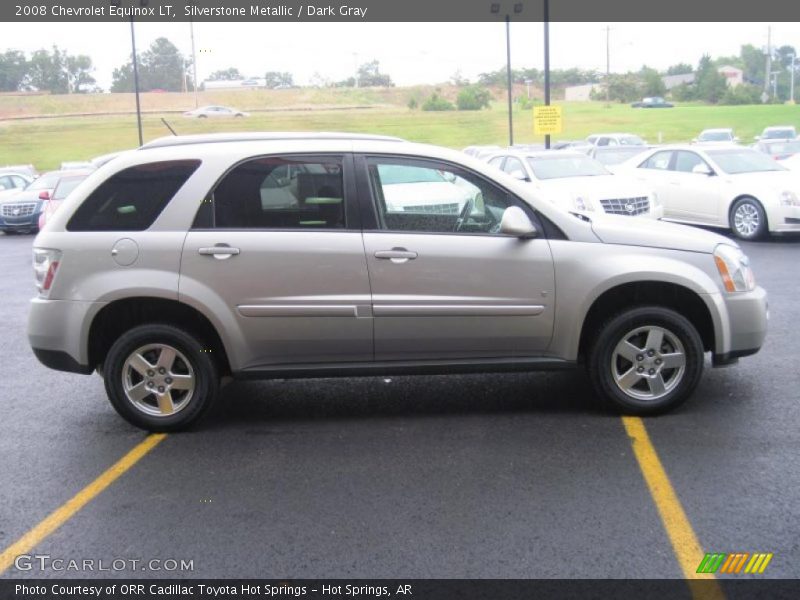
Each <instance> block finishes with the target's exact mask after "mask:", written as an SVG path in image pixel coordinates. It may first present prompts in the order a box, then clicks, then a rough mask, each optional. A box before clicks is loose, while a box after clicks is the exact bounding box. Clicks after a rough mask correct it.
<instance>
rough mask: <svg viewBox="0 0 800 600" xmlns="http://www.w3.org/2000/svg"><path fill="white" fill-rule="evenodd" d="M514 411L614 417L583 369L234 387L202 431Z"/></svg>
mask: <svg viewBox="0 0 800 600" xmlns="http://www.w3.org/2000/svg"><path fill="white" fill-rule="evenodd" d="M513 412H520V413H524V412H530V413H548V414H559V413H561V414H587V415H604V416H613V414H612V413H610V412H608V411H606V410H605V409H604V408H603V407H602V405H601V404H600V401H599V399H597V397H596V396H595V395H594V392H593V391H592V388H591V384H590V382H589V380H588V377H587V376H586V375H585V374H584V372H583V371H567V372H539V373H512V374H480V375H442V376H400V377H364V378H347V379H306V380H275V381H266V382H265V381H261V382H250V381H233V382H231V383H230V384H228V385H226V386H225V387H223V388H222V390H221V392H220V397H219V399H218V401H217V404H216V406H215V407H214V409H213V410H212V414H210V415H209V416H208V418H207V419H205V420H204V421H203V425H202V426H201V429H206V430H207V429H216V428H225V427H227V426H231V425H238V424H241V423H254V422H261V421H280V420H298V419H299V420H317V419H331V418H348V419H352V418H373V417H385V416H396V415H405V416H409V415H420V416H423V415H443V414H485V413H513Z"/></svg>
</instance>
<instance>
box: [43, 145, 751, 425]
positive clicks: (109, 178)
mask: <svg viewBox="0 0 800 600" xmlns="http://www.w3.org/2000/svg"><path fill="white" fill-rule="evenodd" d="M33 266H34V271H35V275H36V282H37V287H38V291H39V293H38V296H37V297H36V298H34V299H33V300H32V303H31V312H30V317H29V324H28V334H29V339H30V343H31V346H32V347H33V351H34V353H35V354H36V356H37V357H38V358H39V360H40V361H41V362H42V363H44V364H45V365H46V366H48V367H51V368H54V369H60V370H64V371H72V372H77V373H84V374H89V373H91V372H92V371H94V370H97V371H98V373H100V374H101V375H102V377H103V379H104V381H105V387H106V391H107V393H108V397H109V399H110V401H111V403H112V405H113V406H114V408H115V409H116V410H117V411H118V412H119V414H120V415H121V416H122V417H124V418H125V419H127V420H128V421H130V422H131V423H133V424H135V425H137V426H139V427H142V428H144V429H148V430H153V431H171V430H177V429H181V428H185V427H186V426H188V425H190V424H192V423H194V422H196V421H197V420H198V419H199V418H200V417H201V416H202V415H203V414H204V413H206V411H207V410H208V408H209V407H210V406H211V404H212V403H213V402H214V400H215V398H216V396H217V394H218V388H219V382H220V378H221V377H224V376H232V377H241V378H288V377H330V376H343V375H347V376H353V375H371V374H375V375H378V374H381V375H382V374H399V373H452V372H465V371H469V372H474V371H510V370H534V369H553V368H569V367H575V366H579V365H585V366H586V368H587V369H588V372H589V374H590V377H591V380H592V383H593V386H594V389H595V391H596V393H597V395H598V396H599V397H600V398H602V399H604V400H605V401H606V402H608V403H610V404H611V405H613V406H615V407H616V408H617V409H618V410H620V411H622V412H625V413H629V414H653V413H658V412H664V411H666V410H669V409H672V408H674V407H675V406H677V405H678V404H680V403H681V402H683V401H684V400H686V398H687V397H688V396H690V395H691V393H692V391H693V390H694V388H695V386H696V385H697V383H698V380H699V379H700V376H701V373H702V370H703V364H704V356H705V353H706V352H710V353H711V355H712V362H713V365H714V366H720V365H726V364H731V363H733V362H736V360H737V359H738V358H739V357H742V356H746V355H749V354H753V353H754V352H756V351H758V349H759V348H760V346H761V345H762V342H763V340H764V337H765V334H766V328H767V298H766V293H765V292H764V290H763V289H762V288H760V287H758V286H756V283H755V280H754V278H753V273H752V271H751V269H750V266H749V263H748V259H747V257H746V256H745V255H744V254H743V253H742V251H741V250H740V249H739V247H738V246H737V245H736V243H734V242H732V241H730V240H729V239H727V238H723V237H720V236H718V235H715V234H712V233H709V232H706V231H701V230H696V229H692V228H689V227H684V226H680V225H670V224H665V223H660V222H645V221H642V220H639V219H637V220H633V219H632V218H631V217H625V216H606V215H597V214H593V213H583V214H577V213H569V212H566V211H564V210H563V209H561V208H558V207H557V206H556V205H554V204H552V203H550V202H549V201H548V200H547V198H546V197H538V196H537V195H536V193H535V192H533V191H531V190H529V186H526V185H525V184H524V183H521V182H519V181H517V180H515V179H513V178H511V177H510V176H506V175H505V174H503V173H500V172H498V171H496V170H495V169H493V168H492V167H490V166H488V165H486V164H484V163H481V162H478V161H476V160H473V159H471V158H470V157H468V156H465V155H463V154H461V153H459V152H455V151H451V150H446V149H443V148H437V147H433V146H427V145H420V144H414V143H409V142H405V141H402V140H399V139H396V138H390V137H379V136H367V135H350V134H321V133H320V134H301V133H297V134H280V133H265V134H257V133H250V134H214V135H200V136H181V137H171V138H163V139H159V140H155V141H153V142H150V143H148V144H146V145H145V146H143V147H142V148H140V149H138V150H134V151H130V152H128V153H125V154H123V155H121V156H120V157H118V158H116V159H115V160H113V161H111V162H110V163H108V164H107V165H105V166H104V167H102V168H100V169H99V170H97V171H96V172H94V173H93V174H92V175H90V176H89V177H88V178H87V179H86V180H85V181H84V182H83V183H82V184H81V185H80V186H79V187H78V188H76V190H75V191H74V193H73V194H71V195H70V196H69V198H68V199H67V200H66V201H65V202H64V204H63V206H62V207H61V209H60V210H59V211H58V212H57V213H55V215H54V216H53V218H52V220H50V221H49V222H48V223H47V225H46V227H45V228H44V230H43V231H42V232H41V233H39V235H38V236H37V238H36V240H35V242H34V249H33Z"/></svg>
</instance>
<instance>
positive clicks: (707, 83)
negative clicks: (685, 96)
mask: <svg viewBox="0 0 800 600" xmlns="http://www.w3.org/2000/svg"><path fill="white" fill-rule="evenodd" d="M695 85H696V87H697V91H696V93H697V99H698V100H705V101H706V102H710V103H711V104H717V103H718V102H719V101H720V100H721V99H722V96H723V95H724V94H725V92H726V91H728V81H727V80H726V79H725V76H724V75H723V74H722V73H720V72H719V71H717V67H715V66H714V63H713V62H712V61H711V57H710V56H709V55H708V54H704V55H703V57H702V58H701V59H700V63H699V64H698V65H697V77H696V78H695Z"/></svg>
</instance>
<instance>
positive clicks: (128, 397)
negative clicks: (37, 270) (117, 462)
mask: <svg viewBox="0 0 800 600" xmlns="http://www.w3.org/2000/svg"><path fill="white" fill-rule="evenodd" d="M103 375H104V381H105V386H106V393H107V394H108V398H109V400H110V401H111V404H112V406H113V407H114V409H115V410H116V411H117V412H118V413H119V414H120V415H121V416H122V417H123V418H124V419H125V420H127V421H128V422H129V423H131V424H133V425H136V426H137V427H141V428H142V429H146V430H148V431H177V430H180V429H185V428H186V427H188V426H189V425H192V424H194V423H196V422H197V421H198V420H199V419H200V418H201V417H202V416H203V415H204V414H205V413H206V411H207V410H208V409H209V408H210V407H211V405H212V404H213V402H214V400H215V398H216V395H217V390H218V388H219V376H218V372H217V368H216V365H215V364H214V361H213V360H212V359H211V355H210V353H208V352H207V348H206V347H205V345H204V344H203V343H202V341H201V340H199V339H197V338H196V337H195V336H193V335H192V334H190V333H188V332H186V331H184V330H182V329H178V328H176V327H173V326H171V325H162V324H152V325H141V326H138V327H134V328H133V329H130V330H128V331H127V332H125V333H124V334H122V336H120V338H119V339H118V340H117V341H116V342H114V344H113V345H112V346H111V349H110V350H109V351H108V355H107V356H106V359H105V362H104V364H103Z"/></svg>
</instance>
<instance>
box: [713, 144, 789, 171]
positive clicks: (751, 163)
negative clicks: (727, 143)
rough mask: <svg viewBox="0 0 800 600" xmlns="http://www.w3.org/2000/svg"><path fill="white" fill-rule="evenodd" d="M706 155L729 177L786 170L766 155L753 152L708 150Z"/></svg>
mask: <svg viewBox="0 0 800 600" xmlns="http://www.w3.org/2000/svg"><path fill="white" fill-rule="evenodd" d="M708 155H709V156H710V157H711V158H713V159H714V160H715V161H716V162H717V164H718V165H719V167H720V168H721V169H722V170H723V171H725V172H726V173H730V174H731V175H736V174H737V173H760V172H763V171H785V170H786V169H785V168H784V167H782V166H781V165H779V164H778V163H776V162H775V161H774V160H772V159H771V158H770V157H769V156H767V155H766V154H762V153H761V152H757V151H755V150H745V149H742V150H709V152H708Z"/></svg>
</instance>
